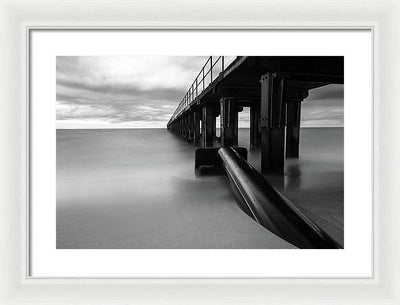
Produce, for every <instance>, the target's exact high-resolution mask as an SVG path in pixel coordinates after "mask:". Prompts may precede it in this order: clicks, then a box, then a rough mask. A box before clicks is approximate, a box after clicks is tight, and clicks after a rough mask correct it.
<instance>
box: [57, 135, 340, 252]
mask: <svg viewBox="0 0 400 305" xmlns="http://www.w3.org/2000/svg"><path fill="white" fill-rule="evenodd" d="M249 134H250V131H249V129H248V128H240V129H239V146H244V147H247V148H249V138H250V137H249ZM300 134H301V136H300V139H301V140H300V157H299V159H287V160H286V163H285V174H284V176H281V177H276V176H275V177H274V176H270V177H269V176H266V177H267V179H269V181H270V182H271V183H272V184H273V186H274V187H275V188H277V189H278V190H279V191H281V192H282V193H283V194H284V196H285V197H287V198H288V199H289V200H291V201H292V202H293V203H294V204H295V205H297V206H298V207H299V208H300V209H301V210H302V211H303V212H304V213H305V214H306V215H307V216H308V217H309V218H311V219H312V220H313V221H314V222H315V223H316V224H317V225H319V226H320V227H321V228H322V229H324V230H325V231H326V232H327V233H328V234H329V235H331V236H332V237H333V238H334V239H335V240H336V241H337V242H338V243H340V244H341V245H342V246H343V240H344V220H343V219H344V150H343V149H344V144H343V140H344V139H343V136H344V129H343V128H302V129H301V131H300ZM248 160H249V162H250V163H251V164H252V165H253V166H254V167H255V168H256V169H260V151H259V150H255V151H249V157H248ZM56 221H57V223H56V225H57V232H56V236H57V237H56V238H57V243H56V244H57V248H58V249H276V248H278V249H284V248H293V246H292V245H291V244H289V243H288V242H286V241H285V240H283V239H281V238H280V237H278V236H276V235H274V234H273V233H271V232H269V231H268V230H267V229H265V228H264V227H262V226H260V225H259V224H258V223H257V222H256V221H254V220H253V219H252V218H250V217H249V216H247V215H246V214H245V213H244V212H242V210H241V209H240V208H239V207H238V205H237V204H236V201H235V198H234V196H233V194H232V191H231V189H230V187H229V184H228V182H227V181H226V178H225V177H224V176H206V177H199V176H196V175H195V172H194V147H193V144H188V143H186V142H185V141H184V140H182V139H181V138H179V137H178V136H176V135H174V134H173V133H171V132H169V131H167V130H166V129H58V130H57V218H56Z"/></svg>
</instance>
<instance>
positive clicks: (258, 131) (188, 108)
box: [167, 56, 344, 248]
mask: <svg viewBox="0 0 400 305" xmlns="http://www.w3.org/2000/svg"><path fill="white" fill-rule="evenodd" d="M225 63H226V58H225V57H224V56H211V57H209V58H208V60H207V61H206V63H205V64H204V66H203V67H202V68H201V70H200V72H199V73H198V75H197V76H196V77H195V79H194V81H193V83H192V85H191V86H190V87H189V89H188V91H187V93H186V94H185V95H184V97H183V98H182V100H181V102H180V103H179V105H178V107H177V108H176V110H175V112H174V113H173V115H172V117H171V118H170V120H169V122H168V124H167V128H168V130H170V131H171V132H173V133H175V134H177V135H179V136H180V137H182V138H183V139H184V140H186V141H187V142H188V143H194V146H196V147H199V146H200V147H202V148H204V153H202V152H200V153H197V154H196V167H200V165H199V164H198V163H199V160H197V158H198V157H199V158H200V159H204V155H207V156H209V155H212V154H214V155H213V156H211V157H207V158H208V162H205V163H204V164H205V165H207V166H214V167H219V166H220V167H222V168H223V169H224V170H225V173H226V174H227V175H228V176H229V175H230V174H229V172H228V171H229V170H228V169H227V168H228V166H226V164H224V160H223V159H224V158H223V157H221V156H222V155H224V154H225V155H226V151H224V150H222V151H221V150H219V149H218V147H221V148H229V149H232V148H233V150H232V154H233V155H232V156H234V154H235V149H236V150H241V148H237V146H238V126H239V122H238V121H239V120H238V114H239V112H241V111H243V108H245V107H249V108H250V149H260V150H261V157H260V162H261V166H260V168H261V173H263V174H270V175H271V174H273V175H278V176H279V175H283V173H284V164H285V159H288V158H299V154H300V153H301V152H300V151H299V142H300V136H301V135H300V117H301V108H302V107H301V105H302V102H303V101H304V99H305V98H306V97H307V96H308V94H309V91H310V90H311V89H315V88H318V87H321V86H325V85H328V84H343V83H344V58H343V57H342V56H307V57H301V56H300V57H299V56H296V57H291V56H266V57H264V56H243V57H237V58H236V59H235V60H233V62H232V63H230V64H229V65H226V64H225ZM218 116H219V117H220V138H217V136H216V128H217V126H216V119H217V117H218ZM212 147H214V148H216V149H212V150H210V149H208V148H212ZM210 152H211V153H210ZM217 154H218V156H219V158H218V156H217ZM240 154H242V155H243V153H240ZM221 159H222V160H221ZM232 160H235V158H230V161H229V162H230V163H232V162H233V164H234V166H233V167H235V168H236V169H235V171H236V173H235V175H237V176H238V177H239V178H240V177H243V176H244V175H247V176H246V179H236V180H235V179H233V180H235V181H234V185H235V187H236V188H237V189H239V190H240V189H242V188H244V187H247V186H244V184H246V183H247V182H248V181H249V180H250V181H251V182H252V183H250V184H251V185H252V186H250V189H247V190H246V192H247V195H246V196H247V198H252V197H255V196H252V195H254V194H255V193H260V192H261V193H263V195H262V196H264V197H263V198H264V199H263V200H259V198H258V199H257V200H256V201H254V200H253V199H250V200H253V201H251V202H249V201H246V200H244V201H246V204H247V208H249V209H250V210H251V207H252V206H256V207H257V209H259V210H260V211H261V214H262V215H263V216H262V218H263V219H261V220H260V219H258V218H259V217H258V216H257V215H252V217H253V218H254V219H255V220H256V221H257V222H259V223H260V224H262V225H263V226H264V227H266V228H268V229H270V230H271V231H272V232H274V233H275V234H277V235H278V236H281V237H282V238H284V239H285V240H290V242H291V243H293V244H295V245H296V246H298V247H310V248H339V246H338V245H337V244H336V243H335V242H334V241H332V240H331V239H330V238H329V236H327V234H325V232H323V230H321V229H320V228H319V227H318V226H316V225H315V224H314V223H313V222H312V221H310V219H308V218H307V216H305V215H302V214H301V213H299V211H297V210H296V208H295V206H294V205H293V204H292V203H290V202H289V203H288V204H286V203H283V204H284V206H285V208H284V210H285V211H284V212H282V211H278V210H279V209H276V207H277V206H278V205H279V204H280V203H277V202H276V201H277V200H278V201H279V200H280V199H279V198H280V194H279V193H276V192H275V191H274V190H272V189H271V188H270V187H269V184H268V181H262V178H260V177H262V176H261V175H258V173H255V172H254V171H253V169H251V168H250V169H249V168H247V162H246V161H245V160H244V159H243V158H242V157H240V156H239V154H238V158H237V160H236V161H232ZM221 162H222V163H221ZM239 165H240V166H239ZM230 167H232V165H230ZM241 168H242V169H241ZM249 173H250V174H249ZM230 178H231V182H232V177H230ZM238 183H239V184H240V185H238ZM231 184H232V183H231ZM266 189H267V190H271V191H270V192H268V191H266V192H264V190H266ZM252 192H253V193H252ZM240 194H241V195H240V196H241V197H242V198H241V199H245V198H244V197H246V196H244V195H243V192H240ZM282 202H284V200H282ZM247 208H244V209H243V210H246V209H247ZM268 211H269V212H268ZM277 211H278V212H277ZM268 213H272V214H269V215H268ZM248 214H249V213H248ZM253 214H254V213H253ZM250 216H251V215H250ZM271 217H272V218H274V217H279V219H281V220H282V221H281V223H280V228H278V229H276V227H277V226H278V224H277V223H273V224H271V222H268V221H266V220H265V219H268V218H271ZM282 223H287V225H282ZM299 223H301V225H299ZM289 227H290V228H291V229H290V230H291V233H287V232H288V230H289ZM271 228H272V229H271ZM304 232H308V234H306V235H304V234H305V233H304ZM288 234H290V236H289V235H288ZM296 235H298V236H300V235H301V236H302V237H301V238H300V239H299V238H296V237H295V236H296ZM321 236H323V238H322V239H321ZM326 240H328V241H326ZM306 244H307V246H304V245H306ZM318 245H320V246H318ZM321 245H322V246H321Z"/></svg>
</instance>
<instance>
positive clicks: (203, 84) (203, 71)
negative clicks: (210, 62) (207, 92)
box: [202, 67, 206, 90]
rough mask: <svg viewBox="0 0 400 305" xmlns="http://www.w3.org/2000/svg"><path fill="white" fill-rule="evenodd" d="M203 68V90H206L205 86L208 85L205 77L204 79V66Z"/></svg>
mask: <svg viewBox="0 0 400 305" xmlns="http://www.w3.org/2000/svg"><path fill="white" fill-rule="evenodd" d="M202 70H203V90H204V89H205V86H206V85H205V79H204V67H203V69H202Z"/></svg>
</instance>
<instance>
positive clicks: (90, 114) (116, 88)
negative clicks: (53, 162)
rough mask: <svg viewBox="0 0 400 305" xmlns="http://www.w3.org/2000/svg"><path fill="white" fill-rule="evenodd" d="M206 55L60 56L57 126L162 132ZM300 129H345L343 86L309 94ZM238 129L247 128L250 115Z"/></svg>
mask: <svg viewBox="0 0 400 305" xmlns="http://www.w3.org/2000/svg"><path fill="white" fill-rule="evenodd" d="M206 59H207V57H202V56H198V57H193V56H188V57H184V56H179V57H174V56H58V57H57V97H56V113H57V128H165V126H166V124H167V122H168V120H169V118H170V117H171V115H172V113H173V112H174V110H175V108H176V107H177V105H178V103H179V101H180V100H181V99H182V97H183V95H184V94H185V93H186V91H187V89H188V88H189V86H190V84H191V83H192V82H193V80H194V78H195V76H196V75H197V73H198V72H199V71H200V69H201V67H202V66H203V64H204V63H205V61H206ZM302 107H303V108H302V126H307V127H314V126H315V127H316V126H343V86H339V85H329V86H326V87H322V88H318V89H315V90H312V91H310V95H309V97H308V98H307V100H306V101H305V102H304V103H303V104H302ZM240 120H241V121H240V126H241V127H248V126H249V115H248V111H244V112H243V113H241V115H240Z"/></svg>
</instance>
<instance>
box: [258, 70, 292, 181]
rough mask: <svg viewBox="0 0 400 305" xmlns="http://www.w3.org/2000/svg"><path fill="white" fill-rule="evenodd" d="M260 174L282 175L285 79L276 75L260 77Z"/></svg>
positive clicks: (269, 74) (268, 74)
mask: <svg viewBox="0 0 400 305" xmlns="http://www.w3.org/2000/svg"><path fill="white" fill-rule="evenodd" d="M260 82H261V107H260V117H261V121H260V126H261V172H263V173H274V174H283V171H284V157H285V156H284V150H285V142H284V140H285V114H286V111H285V110H286V108H285V79H284V77H283V76H282V75H279V74H276V73H270V72H268V73H266V74H264V75H263V76H262V77H261V81H260Z"/></svg>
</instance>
